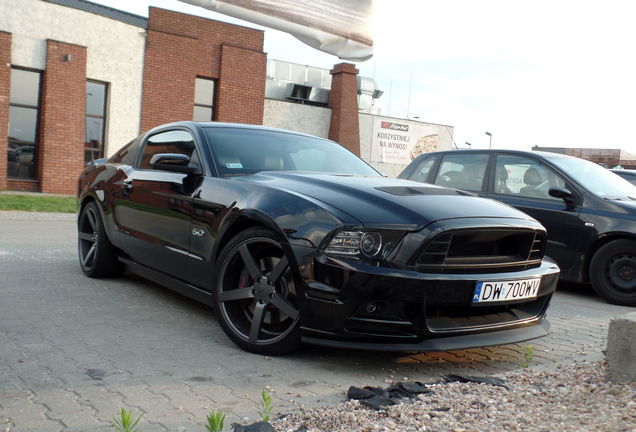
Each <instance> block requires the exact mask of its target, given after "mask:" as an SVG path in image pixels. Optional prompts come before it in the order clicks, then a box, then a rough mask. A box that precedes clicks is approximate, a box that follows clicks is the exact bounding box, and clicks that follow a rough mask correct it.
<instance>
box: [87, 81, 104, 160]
mask: <svg viewBox="0 0 636 432" xmlns="http://www.w3.org/2000/svg"><path fill="white" fill-rule="evenodd" d="M107 94H108V84H106V83H103V82H97V81H87V82H86V119H85V122H84V124H85V127H84V161H85V162H90V161H92V160H95V159H99V158H102V157H104V125H105V124H106V98H107Z"/></svg>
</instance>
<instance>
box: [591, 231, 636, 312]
mask: <svg viewBox="0 0 636 432" xmlns="http://www.w3.org/2000/svg"><path fill="white" fill-rule="evenodd" d="M590 279H591V280H592V285H593V286H594V290H595V291H596V292H597V293H598V295H600V296H601V297H603V298H604V299H606V300H607V301H608V302H610V303H614V304H618V305H623V306H636V241H634V240H628V239H621V240H613V241H611V242H609V243H607V244H605V245H603V246H602V247H601V248H599V250H598V251H596V253H595V254H594V257H593V258H592V262H591V263H590Z"/></svg>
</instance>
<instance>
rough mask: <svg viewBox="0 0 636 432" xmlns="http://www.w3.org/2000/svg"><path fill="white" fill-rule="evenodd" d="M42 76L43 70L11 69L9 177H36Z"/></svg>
mask: <svg viewBox="0 0 636 432" xmlns="http://www.w3.org/2000/svg"><path fill="white" fill-rule="evenodd" d="M40 77H41V74H40V72H36V71H30V70H25V69H18V68H13V69H11V90H10V94H9V140H8V141H9V142H8V144H9V148H8V152H7V157H8V167H7V168H8V169H7V174H8V177H10V178H17V179H35V163H36V157H35V155H36V153H37V146H38V126H39V118H40V81H41V79H40Z"/></svg>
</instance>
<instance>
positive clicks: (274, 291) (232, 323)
mask: <svg viewBox="0 0 636 432" xmlns="http://www.w3.org/2000/svg"><path fill="white" fill-rule="evenodd" d="M218 266H219V267H218V269H219V270H218V276H217V280H216V283H215V285H214V289H213V303H214V308H215V310H216V312H217V314H218V316H219V323H220V324H221V327H222V328H223V331H224V332H225V334H227V336H228V337H229V338H230V339H232V341H234V342H235V343H236V344H237V345H239V346H240V347H241V348H243V349H244V350H246V351H249V352H253V353H257V354H265V355H280V354H285V353H288V352H291V351H293V350H295V349H297V348H298V347H299V345H300V308H299V301H298V293H297V289H296V285H295V283H294V277H293V274H292V271H291V268H290V265H289V261H288V259H287V256H286V254H285V252H284V250H283V248H282V246H281V244H280V242H279V241H278V240H277V239H276V236H275V235H274V233H272V232H271V231H269V230H266V229H263V228H250V229H247V230H245V231H243V232H241V233H240V234H238V235H237V236H236V237H234V238H233V239H232V240H230V242H229V243H228V244H227V245H226V246H225V247H224V248H223V250H222V251H221V254H220V255H219V260H218Z"/></svg>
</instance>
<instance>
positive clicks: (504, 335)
mask: <svg viewBox="0 0 636 432" xmlns="http://www.w3.org/2000/svg"><path fill="white" fill-rule="evenodd" d="M549 329H550V322H549V321H548V320H547V319H542V320H541V321H540V322H539V323H537V324H535V325H532V326H528V327H519V328H513V329H506V330H497V331H490V332H484V333H475V334H470V335H461V336H449V337H440V338H431V339H426V340H423V341H421V342H417V343H395V344H392V343H374V342H356V341H342V340H329V339H322V338H317V337H311V336H303V337H302V341H303V342H305V343H308V344H312V345H320V346H324V347H331V348H348V349H356V350H369V351H418V352H429V351H452V350H460V349H470V348H482V347H485V346H495V345H506V344H511V343H519V342H524V341H527V340H530V339H536V338H539V337H543V336H546V335H547V334H548V333H549Z"/></svg>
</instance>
